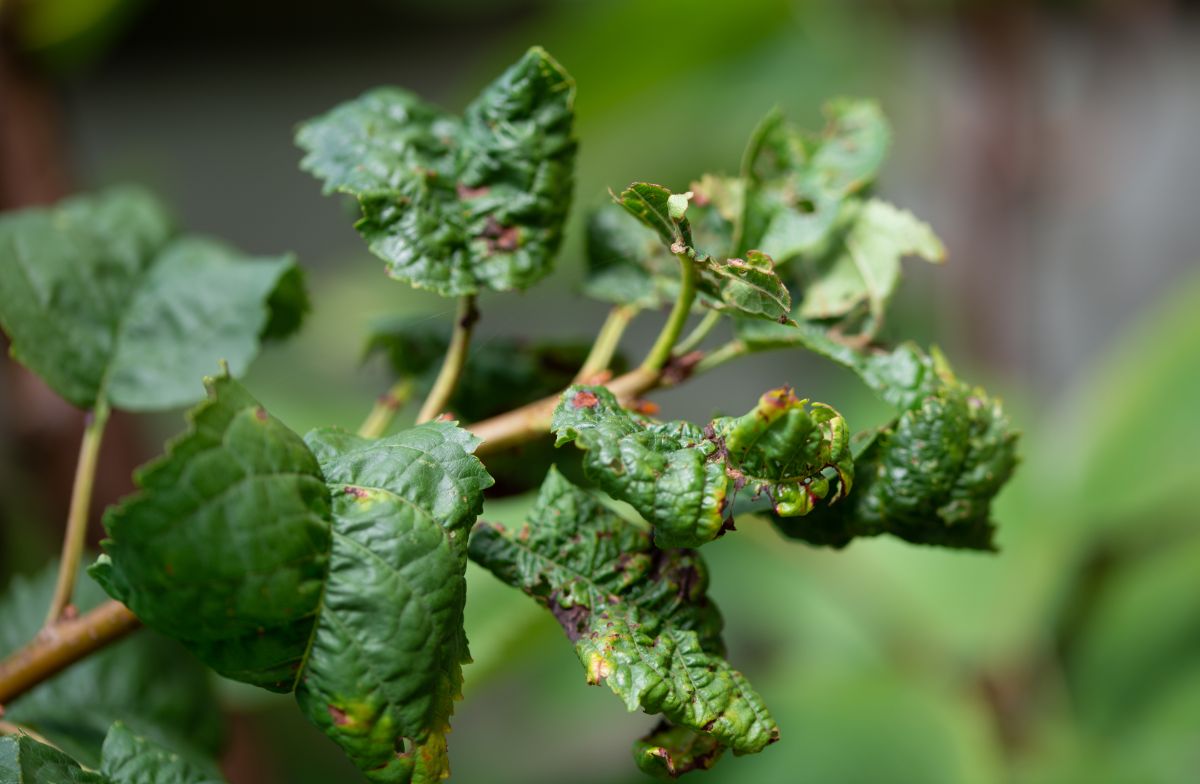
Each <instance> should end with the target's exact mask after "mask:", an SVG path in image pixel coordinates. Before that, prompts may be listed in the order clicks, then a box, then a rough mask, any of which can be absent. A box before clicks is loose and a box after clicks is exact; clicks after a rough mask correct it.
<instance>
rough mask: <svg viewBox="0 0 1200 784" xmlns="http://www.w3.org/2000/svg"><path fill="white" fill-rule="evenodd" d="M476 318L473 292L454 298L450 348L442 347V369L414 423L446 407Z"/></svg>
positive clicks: (469, 341)
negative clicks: (454, 307)
mask: <svg viewBox="0 0 1200 784" xmlns="http://www.w3.org/2000/svg"><path fill="white" fill-rule="evenodd" d="M478 320H479V311H478V310H476V309H475V295H474V294H468V295H466V296H465V297H462V298H460V299H459V300H458V312H457V313H455V315H454V334H452V335H451V336H450V348H448V349H447V350H446V358H445V359H444V360H443V361H442V369H441V370H439V371H438V377H437V380H436V381H434V382H433V388H432V389H430V390H429V395H428V396H427V397H426V398H425V402H424V403H422V404H421V411H420V412H419V413H418V414H417V424H421V423H422V422H428V421H429V420H431V419H433V418H434V417H436V416H437V415H438V414H440V413H442V412H443V411H444V410H445V409H446V405H447V404H448V403H449V402H450V396H451V395H453V394H454V388H455V387H457V386H458V379H459V377H460V376H461V375H462V370H463V366H464V365H466V364H467V348H468V347H469V346H470V344H471V330H472V329H473V328H474V327H475V322H476V321H478Z"/></svg>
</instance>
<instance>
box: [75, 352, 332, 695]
mask: <svg viewBox="0 0 1200 784" xmlns="http://www.w3.org/2000/svg"><path fill="white" fill-rule="evenodd" d="M206 384H207V386H208V389H209V395H210V398H209V399H208V400H206V401H205V402H203V403H201V404H200V405H199V406H197V407H196V409H195V410H194V411H192V412H191V413H190V414H189V420H190V424H191V427H190V429H189V431H188V432H187V433H186V434H185V435H183V436H182V437H180V438H178V439H177V440H175V441H174V442H172V443H171V444H170V445H169V446H168V450H167V454H166V456H164V457H162V458H160V459H158V460H156V461H154V462H152V463H150V464H149V465H147V466H145V467H144V468H142V469H139V471H138V472H137V473H136V474H135V480H136V482H137V485H138V487H139V488H140V492H139V493H138V494H137V495H135V496H133V497H131V498H129V499H127V500H125V501H124V502H123V503H122V504H121V505H120V506H117V507H114V508H111V509H110V510H109V511H108V513H107V514H106V515H105V517H104V525H105V529H106V530H107V531H108V539H106V540H105V541H104V543H103V544H104V549H105V551H106V553H107V555H105V556H102V557H101V559H100V560H99V561H98V562H97V563H96V565H95V566H93V567H92V570H91V574H92V576H93V577H95V578H96V580H97V581H98V582H99V583H100V584H101V585H102V586H104V588H105V590H106V591H108V593H109V594H110V595H111V596H113V597H114V598H116V599H118V600H120V601H122V602H124V603H125V604H126V605H128V607H129V609H131V610H132V611H133V612H134V614H135V615H137V616H138V618H140V619H141V620H142V621H143V622H144V623H145V624H146V625H147V626H150V627H151V628H153V629H156V630H158V631H160V632H162V633H163V634H166V635H167V636H169V637H173V638H175V639H177V640H180V641H181V642H183V643H184V644H185V645H187V646H188V648H189V649H190V650H191V651H192V652H193V653H195V654H196V655H197V656H198V657H199V658H200V660H201V661H203V662H204V663H205V664H207V665H209V666H210V667H212V668H213V669H215V670H216V671H217V672H219V673H221V674H222V675H224V676H226V677H229V678H233V679H234V680H240V681H244V682H246V683H252V684H254V685H257V686H262V687H264V688H267V689H271V690H273V691H285V692H286V691H291V690H292V688H294V686H295V682H296V679H297V676H298V671H299V668H300V666H301V665H302V664H303V660H304V655H305V649H306V646H307V644H308V641H309V639H310V638H311V636H312V633H313V627H314V622H315V619H316V614H317V612H318V609H319V607H320V601H321V594H322V590H323V586H324V583H325V579H326V573H327V571H328V565H329V550H330V523H329V521H330V498H329V489H328V488H327V487H326V485H325V481H324V477H323V476H322V473H321V468H320V466H319V465H318V464H317V460H316V458H315V457H313V455H312V453H311V452H310V451H309V450H308V447H306V446H305V445H304V441H303V440H301V438H300V437H299V436H297V435H296V434H295V433H293V432H291V431H290V430H288V429H287V427H286V426H284V425H283V424H282V423H280V422H279V421H278V420H277V419H275V418H273V417H271V416H270V415H269V414H268V413H267V412H266V410H265V409H263V408H262V406H260V405H259V404H258V402H257V401H255V400H254V399H253V398H252V397H250V395H249V394H248V393H247V392H246V391H245V390H244V389H243V388H242V387H241V386H239V385H238V384H237V382H235V381H233V380H232V379H230V378H229V377H228V376H227V375H224V376H220V377H217V378H215V379H209V380H207V381H206Z"/></svg>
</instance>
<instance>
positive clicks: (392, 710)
mask: <svg viewBox="0 0 1200 784" xmlns="http://www.w3.org/2000/svg"><path fill="white" fill-rule="evenodd" d="M209 386H210V392H211V396H212V397H211V399H210V400H208V401H206V402H205V403H203V404H201V405H200V406H199V407H198V408H197V409H196V410H195V411H194V412H193V413H192V415H191V419H192V428H191V430H190V431H189V432H188V433H187V434H186V435H184V436H183V437H182V438H180V439H179V440H177V441H175V442H174V443H173V444H171V445H170V447H169V449H168V453H167V455H166V457H164V458H161V459H160V460H158V461H157V462H155V463H152V464H151V465H150V466H149V467H148V468H146V469H144V470H143V471H141V472H139V476H138V480H139V485H140V486H141V492H140V493H139V494H138V495H136V496H134V497H132V498H130V499H127V500H126V501H125V502H123V503H122V504H121V505H120V506H119V507H117V508H116V509H115V510H113V511H112V512H110V514H109V515H107V516H106V518H105V523H106V526H107V528H108V532H109V536H110V539H109V540H106V542H105V547H106V549H107V550H108V555H106V556H104V557H102V558H101V560H100V561H99V562H98V563H97V564H96V565H95V566H94V567H93V568H92V574H93V575H95V576H96V577H97V578H98V579H99V580H100V581H101V583H102V584H103V585H104V586H105V588H106V590H108V591H109V593H110V594H112V595H113V596H114V597H116V598H118V599H120V600H121V601H124V602H125V603H126V604H128V605H129V607H130V609H132V610H133V611H134V613H136V614H137V615H138V617H139V618H141V619H142V620H143V621H144V622H145V623H146V624H147V625H148V626H150V627H152V628H155V629H157V630H160V631H163V632H164V633H166V634H168V635H170V636H172V637H175V638H177V639H179V640H181V641H183V642H184V643H185V644H186V645H188V647H189V648H191V649H192V650H193V651H194V652H195V653H196V654H197V655H198V656H200V658H201V659H203V660H204V661H205V662H207V663H208V664H210V666H213V667H214V668H215V669H217V670H218V671H219V672H221V673H222V674H225V675H227V676H228V677H232V678H235V679H237V680H241V681H245V682H247V683H252V684H255V685H259V686H263V687H264V688H268V689H271V690H276V691H291V690H293V689H294V690H295V691H296V697H297V700H298V701H299V703H300V705H301V707H302V709H303V710H304V713H305V714H306V715H307V716H308V717H309V719H311V720H312V721H313V722H314V723H315V724H317V726H319V727H320V728H321V729H322V730H324V731H325V732H326V734H328V735H329V736H330V737H331V738H333V740H334V741H335V742H337V743H338V744H339V745H340V746H341V747H342V748H343V750H344V751H345V752H346V753H347V754H348V755H349V756H350V758H351V760H352V761H353V762H354V763H355V764H356V765H358V766H359V767H360V768H361V769H362V770H363V771H364V773H366V775H367V776H368V778H370V779H372V780H374V781H380V782H408V781H433V780H438V779H439V778H442V777H443V774H445V773H446V772H447V771H448V762H447V760H446V744H445V734H446V732H447V731H448V729H449V718H450V713H451V710H452V706H453V700H454V699H456V698H457V696H458V694H459V690H460V686H461V663H462V662H463V661H464V660H465V659H466V657H467V647H466V639H465V637H464V635H463V629H462V614H463V603H464V600H465V582H464V578H463V573H464V570H465V568H466V546H467V545H466V539H467V534H468V532H469V530H470V526H471V524H472V523H473V522H474V520H475V516H476V515H477V514H478V512H479V509H480V507H481V505H482V499H483V489H484V488H485V487H487V486H488V485H490V484H491V481H492V480H491V477H489V476H488V474H487V472H486V471H485V470H484V468H483V466H482V464H481V463H480V462H479V461H478V459H476V458H475V457H473V456H472V455H471V454H470V453H471V451H472V450H473V449H474V448H475V445H476V444H477V443H478V441H477V440H476V439H475V438H474V437H473V436H471V435H470V434H468V433H467V432H466V431H463V430H461V429H459V428H457V427H456V426H454V425H453V424H452V423H448V422H431V423H427V424H424V425H421V426H419V427H416V428H412V429H409V430H406V431H403V432H401V433H397V434H396V435H393V436H390V437H387V438H382V439H378V440H367V439H362V438H359V437H357V436H353V435H349V434H345V433H341V432H338V431H334V430H320V431H314V432H313V433H311V434H309V436H308V438H307V443H306V441H305V440H301V439H300V437H299V436H297V435H295V434H294V433H292V432H291V431H289V430H288V429H287V428H286V427H284V426H283V425H282V424H280V423H279V422H278V421H277V420H275V419H273V418H272V417H271V416H270V415H269V414H267V412H266V411H265V410H263V408H262V407H261V406H260V405H258V403H257V402H256V401H255V400H254V399H253V398H251V397H250V395H249V394H247V393H246V392H245V390H243V389H242V388H241V387H240V386H238V385H237V384H236V382H233V381H232V380H230V379H229V378H228V377H227V376H225V377H221V378H217V379H215V380H210V382H209Z"/></svg>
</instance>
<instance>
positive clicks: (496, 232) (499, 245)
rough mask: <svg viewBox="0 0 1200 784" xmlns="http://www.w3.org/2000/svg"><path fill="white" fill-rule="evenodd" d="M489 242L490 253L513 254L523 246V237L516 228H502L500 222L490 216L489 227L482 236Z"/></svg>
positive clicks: (486, 227) (485, 227)
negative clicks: (503, 252) (502, 252)
mask: <svg viewBox="0 0 1200 784" xmlns="http://www.w3.org/2000/svg"><path fill="white" fill-rule="evenodd" d="M481 236H483V237H484V238H485V239H486V240H487V246H488V252H489V253H495V252H496V251H505V252H512V251H514V250H516V249H517V248H518V247H520V245H521V236H520V233H519V232H518V231H517V227H516V226H501V225H500V222H499V221H497V220H496V219H495V218H493V217H492V216H491V215H489V216H488V219H487V225H486V226H484V229H483V234H482V235H481Z"/></svg>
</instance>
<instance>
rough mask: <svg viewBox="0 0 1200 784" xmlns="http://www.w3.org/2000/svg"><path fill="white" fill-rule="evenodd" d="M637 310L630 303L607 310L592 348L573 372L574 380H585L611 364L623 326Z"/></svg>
mask: <svg viewBox="0 0 1200 784" xmlns="http://www.w3.org/2000/svg"><path fill="white" fill-rule="evenodd" d="M637 312H638V309H637V308H635V307H633V306H631V305H617V306H616V307H614V308H613V309H612V310H610V311H609V312H608V318H606V319H605V320H604V324H603V326H601V327H600V332H599V333H597V335H596V342H595V343H593V344H592V350H591V351H590V352H588V355H587V358H586V359H585V360H584V361H583V365H581V366H580V368H579V372H578V373H576V374H575V380H576V381H585V380H586V379H589V378H591V377H592V376H594V375H596V374H597V373H600V372H602V371H604V370H607V369H608V366H609V365H611V364H612V359H613V356H614V355H615V354H616V353H617V347H618V346H620V345H621V336H622V335H624V334H625V328H626V327H628V326H629V322H631V321H633V317H634V316H636V315H637Z"/></svg>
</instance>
